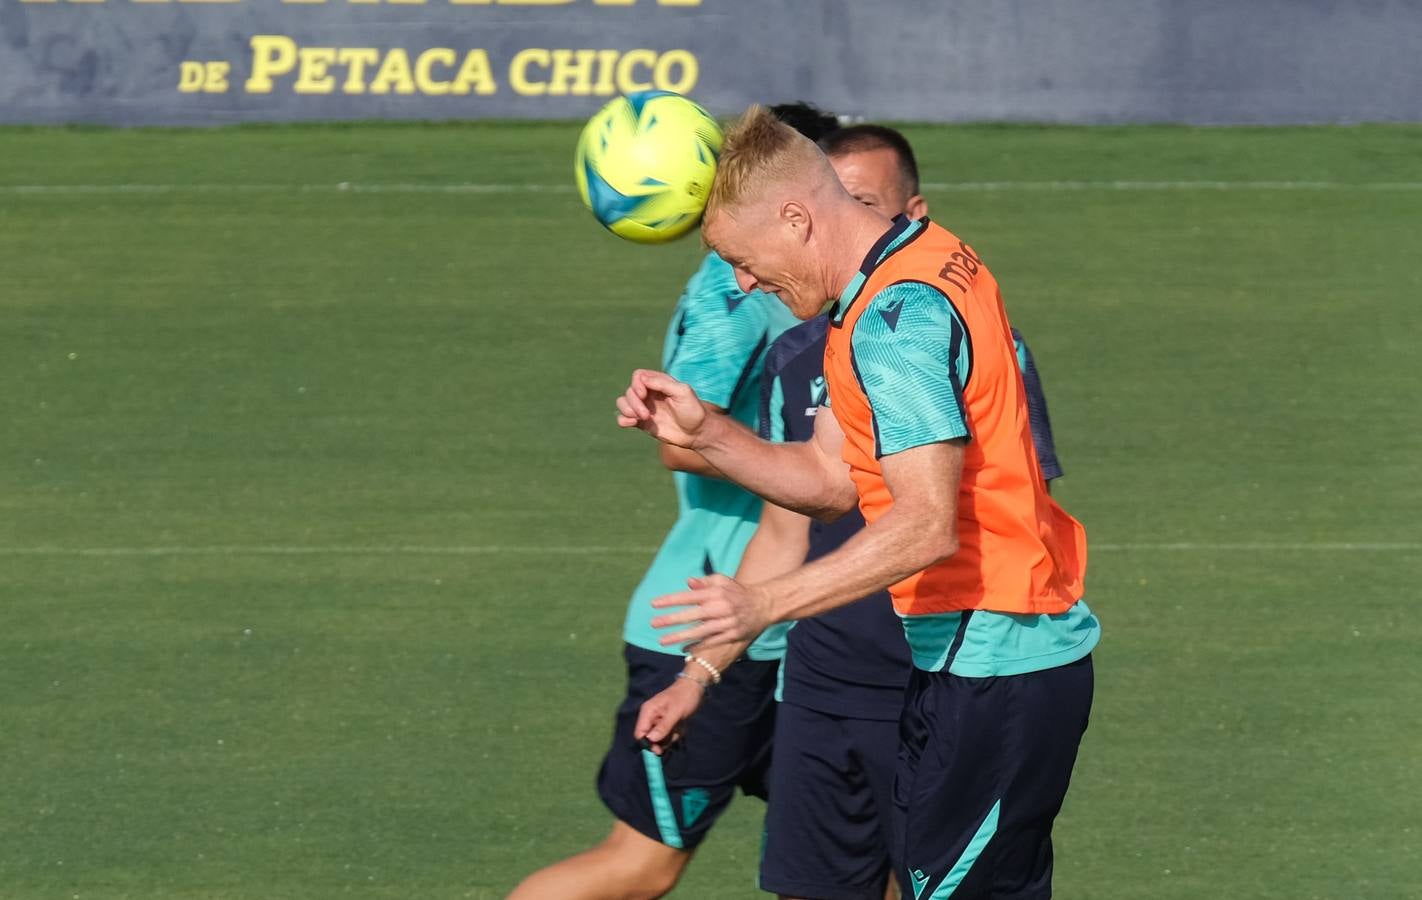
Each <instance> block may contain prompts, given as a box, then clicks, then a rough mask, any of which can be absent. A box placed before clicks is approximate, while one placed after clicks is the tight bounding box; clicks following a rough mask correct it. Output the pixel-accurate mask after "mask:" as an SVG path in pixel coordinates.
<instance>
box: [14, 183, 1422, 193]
mask: <svg viewBox="0 0 1422 900" xmlns="http://www.w3.org/2000/svg"><path fill="white" fill-rule="evenodd" d="M922 187H923V189H924V190H926V191H945V192H959V193H970V192H993V191H1001V192H1007V191H1029V192H1030V191H1038V192H1052V191H1340V192H1358V191H1363V192H1374V193H1377V192H1383V193H1385V192H1392V191H1422V181H1371V182H1356V183H1355V182H1345V181H930V182H925V183H924V184H923V185H922ZM574 190H575V188H574V187H573V185H571V184H492V183H491V184H361V183H357V182H337V183H330V184H0V195H12V196H25V195H35V196H46V195H66V194H69V195H96V196H109V195H111V196H122V195H126V194H127V195H147V194H341V193H349V194H568V193H572V192H573V191H574Z"/></svg>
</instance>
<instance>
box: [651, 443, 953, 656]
mask: <svg viewBox="0 0 1422 900" xmlns="http://www.w3.org/2000/svg"><path fill="white" fill-rule="evenodd" d="M965 446H966V443H965V441H963V440H961V439H960V440H953V441H947V442H943V443H937V444H927V445H924V446H921V447H915V448H913V449H910V450H905V451H903V452H901V453H896V454H893V455H892V456H886V457H884V459H883V461H882V465H883V471H884V481H885V483H886V484H887V486H888V488H889V492H890V493H891V494H892V495H893V498H894V504H893V506H892V507H891V508H890V509H889V511H888V512H886V513H885V514H884V515H883V516H882V517H880V518H879V519H877V520H876V521H875V522H874V523H873V524H871V525H869V526H867V527H866V528H864V530H862V531H860V532H859V533H858V534H857V535H855V536H854V537H853V538H851V539H850V540H848V541H847V542H845V544H844V545H843V546H842V547H840V548H839V549H838V550H836V551H835V552H834V553H831V554H829V555H828V556H825V557H823V558H821V559H818V560H816V561H815V562H812V563H809V564H807V565H804V566H801V567H799V568H797V569H795V570H794V571H793V572H790V573H788V574H785V575H782V576H779V577H777V578H773V579H771V580H770V581H767V582H765V583H763V584H744V583H741V582H738V581H733V580H731V579H729V578H725V577H716V576H713V577H711V578H708V579H705V584H704V585H702V586H700V587H698V588H694V589H693V590H690V591H686V592H683V593H680V594H672V595H669V596H667V597H662V598H659V599H657V600H655V601H653V603H652V605H653V606H654V607H657V608H659V609H668V608H674V607H684V609H683V610H681V611H678V612H675V613H671V614H668V615H661V616H658V617H656V618H654V619H653V620H652V624H653V625H654V626H655V627H658V628H669V629H671V631H672V632H673V633H669V634H668V635H667V636H666V637H664V638H662V639H661V640H662V642H663V643H665V644H677V643H681V642H683V641H699V642H701V643H700V646H702V647H704V648H708V649H709V648H711V647H716V646H721V645H724V644H729V643H735V642H738V641H741V640H743V639H744V638H745V637H746V635H755V634H759V633H760V632H761V631H762V630H764V628H765V627H766V626H768V625H770V624H771V623H774V622H783V621H788V620H792V619H802V618H806V617H808V616H814V615H818V614H820V613H823V612H826V611H828V610H830V609H834V608H836V607H839V606H843V605H845V604H846V603H850V602H852V601H854V600H856V599H858V598H860V597H863V596H866V595H868V594H871V593H873V592H875V591H878V590H882V589H884V588H886V587H888V586H889V585H891V584H894V583H896V582H898V581H902V580H903V579H904V578H907V577H908V576H910V575H912V574H914V573H915V572H920V571H922V570H923V569H925V568H927V567H928V566H930V565H932V564H934V563H936V562H938V561H940V560H942V559H946V558H948V557H949V556H952V555H953V554H954V553H955V552H957V549H958V535H957V507H958V485H959V482H960V480H961V478H962V472H963V455H964V447H965ZM672 626H689V627H686V628H682V629H681V630H676V629H675V628H672Z"/></svg>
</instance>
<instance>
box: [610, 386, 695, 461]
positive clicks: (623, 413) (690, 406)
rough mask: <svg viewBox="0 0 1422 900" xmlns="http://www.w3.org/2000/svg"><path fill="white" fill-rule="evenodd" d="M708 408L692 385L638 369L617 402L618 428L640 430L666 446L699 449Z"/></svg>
mask: <svg viewBox="0 0 1422 900" xmlns="http://www.w3.org/2000/svg"><path fill="white" fill-rule="evenodd" d="M706 419H707V414H706V407H705V406H704V405H702V403H701V399H700V398H699V397H697V396H696V391H694V390H692V389H691V387H690V386H689V385H685V384H682V383H681V382H680V381H677V380H676V379H675V378H673V377H671V376H670V375H667V374H666V373H664V372H653V371H651V370H649V369H638V370H637V371H635V372H633V373H632V382H631V384H629V385H628V387H627V391H626V392H625V393H624V394H623V395H622V396H620V397H618V398H617V424H618V425H621V426H622V427H623V428H640V429H642V430H643V431H645V432H647V433H648V434H650V435H651V436H652V437H654V438H656V439H657V440H659V441H661V442H662V443H664V444H672V445H674V446H677V447H685V448H687V449H688V450H696V449H698V445H697V438H698V437H699V436H700V432H701V430H702V426H704V425H705V424H706Z"/></svg>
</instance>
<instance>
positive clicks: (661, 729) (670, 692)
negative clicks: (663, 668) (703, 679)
mask: <svg viewBox="0 0 1422 900" xmlns="http://www.w3.org/2000/svg"><path fill="white" fill-rule="evenodd" d="M705 697H706V690H705V689H704V688H702V687H701V685H699V684H697V683H696V682H695V681H692V680H691V679H690V678H678V679H676V680H675V681H673V682H672V684H671V687H669V688H667V689H665V690H664V691H662V692H661V693H660V694H657V695H656V696H655V697H652V698H651V699H649V700H648V701H647V702H646V703H643V704H642V709H641V711H640V712H639V713H637V725H636V727H635V728H633V729H632V736H633V737H635V738H636V739H637V740H639V741H640V740H643V739H645V740H646V741H647V743H648V744H650V745H651V750H652V752H653V753H655V754H657V755H658V756H661V755H662V753H663V752H664V751H665V750H666V749H667V748H668V747H670V746H671V745H672V744H675V743H676V742H677V741H679V740H681V735H682V732H683V731H685V729H686V720H687V719H690V718H691V717H692V715H693V714H694V713H695V712H696V710H698V709H700V708H701V701H702V700H703V699H705Z"/></svg>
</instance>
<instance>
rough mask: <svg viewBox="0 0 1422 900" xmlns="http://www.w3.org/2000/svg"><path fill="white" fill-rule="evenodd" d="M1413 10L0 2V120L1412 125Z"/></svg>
mask: <svg viewBox="0 0 1422 900" xmlns="http://www.w3.org/2000/svg"><path fill="white" fill-rule="evenodd" d="M1419 47H1422V0H1348V2H1337V0H1247V2H1244V0H1071V2H1068V3H1046V2H1042V0H1036V2H1034V0H937V2H934V0H900V2H887V0H881V2H869V0H284V2H283V0H201V2H198V0H187V2H183V0H0V122H11V123H15V122H34V123H39V122H101V123H113V124H219V123H225V122H238V121H268V120H310V119H366V118H419V119H447V118H460V119H463V118H481V117H498V118H568V117H576V116H582V115H584V114H587V113H588V112H590V111H591V110H593V109H594V108H596V107H597V106H598V105H599V104H600V103H601V102H603V99H604V98H606V97H609V96H611V95H612V94H614V93H616V92H618V91H628V90H636V89H639V88H645V87H652V86H655V87H662V88H668V89H674V90H680V91H683V92H689V93H692V94H694V95H695V96H696V97H697V98H698V99H700V100H701V101H702V102H703V103H705V104H706V105H707V106H709V107H710V108H711V109H712V110H713V111H715V112H718V113H731V112H734V111H737V110H739V109H740V108H742V107H744V106H745V105H746V104H748V103H750V102H752V101H757V100H766V101H778V100H787V99H808V100H812V101H815V102H817V103H819V104H821V105H823V106H825V107H827V108H829V109H832V110H834V111H836V112H839V113H847V114H857V115H866V116H872V117H874V118H880V119H896V120H925V121H957V120H1009V121H1011V120H1025V121H1050V122H1167V121H1168V122H1188V123H1302V122H1354V121H1416V120H1422V64H1419V62H1418V58H1419V56H1422V54H1419V52H1418V48H1419Z"/></svg>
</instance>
